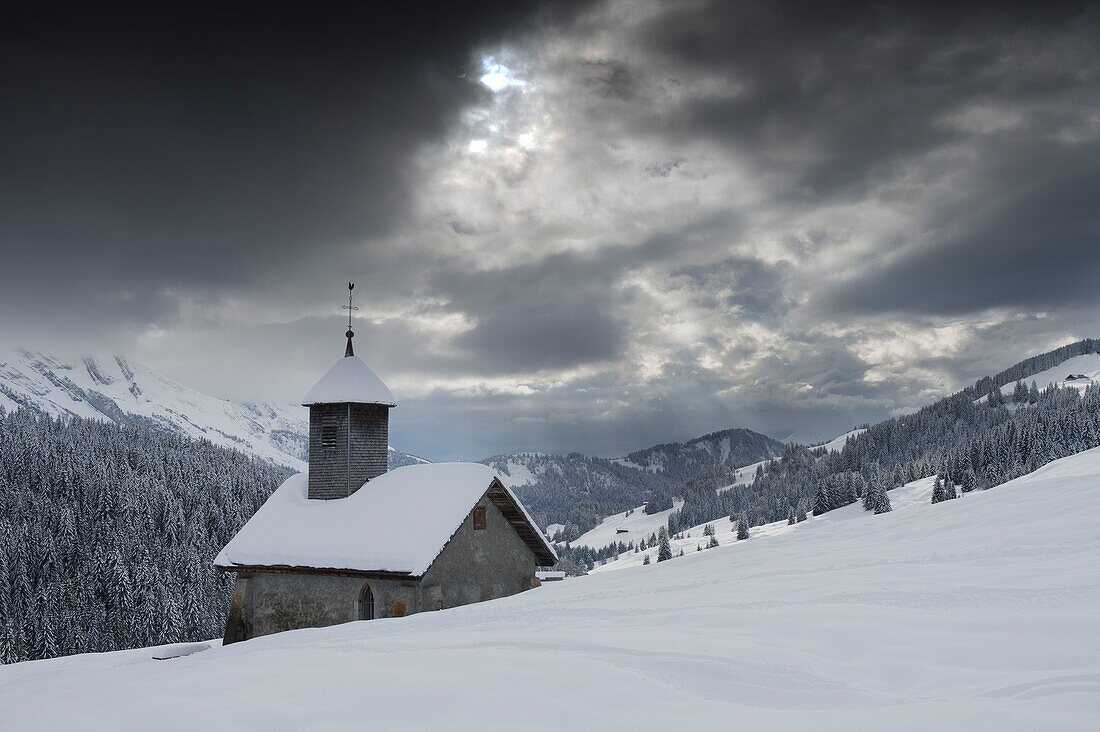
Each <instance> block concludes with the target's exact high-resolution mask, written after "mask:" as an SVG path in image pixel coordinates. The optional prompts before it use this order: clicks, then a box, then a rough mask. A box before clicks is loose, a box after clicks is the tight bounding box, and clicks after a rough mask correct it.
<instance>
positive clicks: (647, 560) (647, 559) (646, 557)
mask: <svg viewBox="0 0 1100 732" xmlns="http://www.w3.org/2000/svg"><path fill="white" fill-rule="evenodd" d="M642 564H649V555H648V554H646V555H645V557H644V558H643V559H642Z"/></svg>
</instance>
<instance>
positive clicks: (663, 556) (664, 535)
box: [657, 526, 672, 562]
mask: <svg viewBox="0 0 1100 732" xmlns="http://www.w3.org/2000/svg"><path fill="white" fill-rule="evenodd" d="M657 544H658V546H657V561H658V562H664V561H666V560H669V559H672V547H671V546H670V545H669V543H668V532H667V531H665V527H664V526H662V527H661V533H660V534H659V535H658V536H657Z"/></svg>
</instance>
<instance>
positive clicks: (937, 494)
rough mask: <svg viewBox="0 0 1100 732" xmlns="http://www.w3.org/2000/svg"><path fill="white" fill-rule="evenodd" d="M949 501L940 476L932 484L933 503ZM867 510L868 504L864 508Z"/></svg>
mask: <svg viewBox="0 0 1100 732" xmlns="http://www.w3.org/2000/svg"><path fill="white" fill-rule="evenodd" d="M946 500H947V495H946V494H945V493H944V490H943V483H941V482H940V476H938V475H937V476H936V482H935V483H933V484H932V503H941V502H942V501H946ZM863 507H864V508H867V506H866V504H865V505H864V506H863Z"/></svg>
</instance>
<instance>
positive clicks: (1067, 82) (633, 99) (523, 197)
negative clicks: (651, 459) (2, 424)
mask: <svg viewBox="0 0 1100 732" xmlns="http://www.w3.org/2000/svg"><path fill="white" fill-rule="evenodd" d="M933 5H934V4H931V3H897V4H891V3H875V4H869V5H858V4H843V3H830V4H827V5H823V4H820V3H797V2H792V3H784V2H770V3H762V2H756V3H754V2H739V3H725V2H707V1H705V0H697V1H690V2H674V3H668V2H651V1H648V0H629V1H625V0H602V1H590V2H573V3H553V4H548V3H533V4H526V3H520V2H500V3H453V2H451V3H447V2H420V3H416V4H408V3H393V4H386V3H371V4H362V5H358V6H353V5H351V4H328V3H320V2H318V3H309V4H301V5H297V6H294V5H290V4H258V3H257V4H251V3H240V4H233V5H229V4H210V5H205V4H191V5H186V6H184V5H180V6H176V5H172V4H153V5H150V4H143V5H142V4H135V5H133V6H126V5H117V4H116V5H112V6H110V7H109V8H108V7H104V8H98V9H97V8H95V7H93V6H92V5H91V4H88V5H81V6H61V5H51V4H47V3H26V4H24V3H5V4H4V5H3V6H0V345H6V346H14V347H26V348H32V349H38V350H43V351H46V352H48V353H51V354H56V355H59V356H63V357H65V356H77V355H83V354H88V353H91V354H110V353H124V354H127V355H128V356H129V357H130V358H132V359H134V360H136V361H140V362H142V363H145V364H146V365H148V366H150V367H151V368H153V369H155V370H157V371H160V372H162V373H164V374H166V375H168V376H171V377H172V378H175V379H177V380H179V381H181V382H183V383H185V384H188V385H191V386H194V387H196V388H199V389H200V390H203V391H205V392H207V393H210V394H213V395H216V396H220V397H225V398H231V399H241V400H267V401H280V402H295V401H296V400H297V399H298V398H299V397H300V396H301V395H302V394H304V393H305V391H306V390H307V389H308V388H309V387H310V386H311V385H312V383H313V382H314V381H315V380H316V379H317V378H319V377H320V375H321V374H322V373H323V372H324V371H325V370H326V369H327V368H328V367H329V366H330V365H331V363H333V362H334V361H335V360H336V359H337V358H339V357H340V356H341V355H342V353H343V348H344V338H343V332H344V330H345V327H346V320H345V318H346V311H343V310H342V309H341V307H340V306H341V305H342V304H345V303H346V299H345V298H346V286H347V282H348V281H349V280H354V281H355V282H356V289H355V295H356V298H357V302H356V304H357V305H358V307H359V308H360V309H359V310H358V311H357V312H356V314H355V315H356V324H355V331H356V334H357V335H356V338H355V346H356V352H357V354H358V355H360V356H362V357H363V358H364V359H365V360H366V361H367V362H368V363H369V364H370V365H371V366H372V367H373V368H374V370H375V371H376V372H377V373H378V374H379V375H380V376H381V377H382V378H383V380H385V381H386V383H387V384H388V385H389V386H390V388H391V390H392V391H393V392H394V394H395V396H396V398H397V399H398V402H399V406H398V408H397V409H396V410H395V411H394V413H393V415H392V418H391V442H392V443H393V444H394V445H395V446H396V447H399V448H401V449H404V450H408V451H411V452H415V453H418V454H423V455H426V456H428V457H432V458H436V459H443V458H476V457H482V456H486V455H491V454H499V453H506V452H514V451H520V450H537V451H544V452H566V451H573V450H576V451H580V452H584V453H587V454H597V455H617V454H623V453H625V452H628V451H630V450H633V449H638V448H642V447H646V446H648V445H651V444H654V443H658V442H669V441H678V440H684V439H689V438H691V437H694V436H698V435H701V434H704V433H707V432H711V431H714V430H718V429H724V428H727V427H735V426H739V427H748V428H750V429H754V430H757V431H760V432H764V433H766V434H769V435H772V436H773V437H776V438H780V439H785V438H789V437H794V438H797V439H801V440H806V441H809V440H814V439H824V438H829V437H832V436H835V435H836V434H839V433H841V432H843V431H845V430H847V429H850V428H851V427H853V426H855V425H857V424H861V423H863V422H866V421H877V420H879V419H883V418H887V417H890V416H892V415H897V414H903V413H906V412H908V411H911V410H913V409H915V408H917V407H919V406H921V405H923V404H926V403H928V402H929V401H932V400H934V399H936V398H938V397H940V396H943V395H946V394H948V393H951V392H952V391H955V390H957V389H959V388H960V387H962V386H964V385H966V384H968V383H972V382H973V381H974V380H975V379H976V378H978V377H980V376H982V375H985V374H987V373H994V372H996V371H999V370H1001V369H1003V368H1005V367H1007V366H1009V365H1011V364H1012V363H1015V362H1016V361H1018V360H1020V359H1022V358H1024V357H1026V356H1028V355H1032V354H1034V353H1037V352H1040V351H1043V350H1047V349H1049V348H1052V347H1056V346H1058V345H1062V344H1064V343H1067V342H1070V341H1073V340H1077V339H1079V338H1084V337H1098V336H1100V329H1098V326H1097V323H1098V322H1100V318H1098V316H1100V285H1098V282H1100V280H1098V279H1097V273H1098V272H1100V204H1098V202H1097V200H1098V194H1097V192H1098V191H1100V8H1098V7H1097V6H1096V5H1093V4H1087V3H1067V4H1060V3H1042V4H1040V3H1028V4H1021V5H1019V6H1016V5H1012V4H1005V3H996V4H982V3H959V4H955V5H953V6H950V7H948V8H947V9H946V10H945V9H942V8H938V7H933Z"/></svg>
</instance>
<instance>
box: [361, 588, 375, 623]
mask: <svg viewBox="0 0 1100 732" xmlns="http://www.w3.org/2000/svg"><path fill="white" fill-rule="evenodd" d="M359 619H360V620H374V593H373V592H371V589H370V585H363V591H362V592H361V593H360V594H359Z"/></svg>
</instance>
